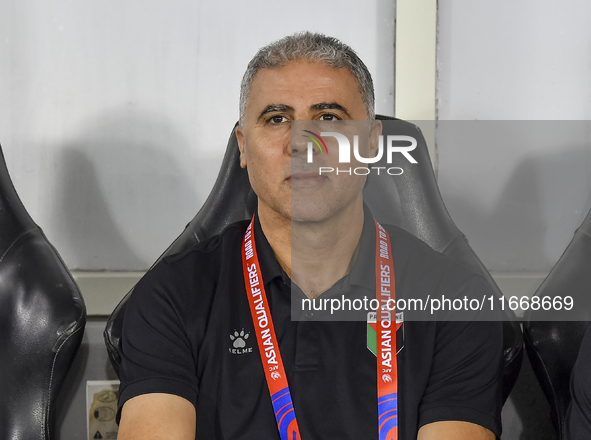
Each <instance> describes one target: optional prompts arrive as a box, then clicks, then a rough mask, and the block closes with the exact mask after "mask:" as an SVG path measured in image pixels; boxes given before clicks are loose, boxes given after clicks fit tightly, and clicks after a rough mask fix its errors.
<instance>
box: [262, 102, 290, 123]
mask: <svg viewBox="0 0 591 440" xmlns="http://www.w3.org/2000/svg"><path fill="white" fill-rule="evenodd" d="M286 111H293V107H290V106H288V105H285V104H271V105H268V106H267V107H265V109H264V110H263V111H262V112H261V114H260V115H259V118H258V120H260V119H261V118H262V117H263V116H265V115H266V114H267V113H272V112H286Z"/></svg>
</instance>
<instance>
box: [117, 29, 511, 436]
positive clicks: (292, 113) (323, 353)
mask: <svg viewBox="0 0 591 440" xmlns="http://www.w3.org/2000/svg"><path fill="white" fill-rule="evenodd" d="M373 106H374V96H373V85H372V81H371V76H370V75H369V72H368V71H367V68H366V67H365V65H364V64H363V63H362V61H361V60H360V59H359V58H358V57H357V56H356V55H355V53H354V52H353V51H352V50H351V49H350V48H349V47H348V46H345V45H343V44H342V43H341V42H339V41H338V40H335V39H333V38H329V37H325V36H323V35H319V34H310V33H303V34H296V35H294V36H291V37H286V38H284V39H282V40H280V41H278V42H276V43H273V44H271V45H270V46H267V47H266V48H263V49H261V50H260V51H259V52H258V53H257V55H256V56H255V57H254V58H253V60H252V61H251V62H250V64H249V67H248V69H247V72H246V74H245V76H244V79H243V82H242V88H241V105H240V108H241V112H240V126H239V127H238V128H237V131H236V135H237V138H238V143H239V148H240V163H241V166H242V167H244V168H246V169H247V171H248V173H249V178H250V182H251V184H252V187H253V189H254V191H255V193H256V194H257V196H258V210H257V213H256V215H255V217H254V219H253V220H252V222H250V223H249V222H248V221H247V222H241V223H238V224H236V225H232V226H230V227H229V228H228V229H226V230H225V231H224V232H223V233H222V234H221V235H220V236H217V237H214V238H212V239H210V240H207V241H206V242H203V243H200V244H199V245H197V246H196V247H195V248H193V249H190V250H189V251H186V252H184V253H182V254H180V255H176V256H172V257H170V258H166V259H165V260H164V261H162V262H161V263H159V264H158V265H156V266H155V267H154V268H153V269H152V270H150V271H149V272H148V274H147V275H146V276H145V277H144V279H143V280H142V281H141V282H140V283H139V284H138V286H137V287H136V289H135V291H134V294H133V295H132V297H131V300H130V303H129V304H128V310H127V312H126V316H125V324H124V335H123V340H122V359H123V360H122V365H121V381H122V385H121V391H120V410H121V422H120V431H119V438H120V439H123V440H129V439H136V438H138V439H139V438H142V439H144V438H158V439H167V438H170V439H193V438H196V439H199V440H201V439H233V440H235V439H271V438H275V439H278V438H282V439H284V438H290V439H292V438H302V439H304V440H307V439H339V440H342V439H374V438H378V430H380V438H388V439H392V438H401V439H414V438H418V439H421V440H425V439H427V440H428V439H448V438H449V439H451V438H453V439H471V440H473V439H477V440H478V439H493V438H494V437H495V434H496V435H500V420H499V419H500V406H501V405H500V375H501V371H502V366H501V352H502V348H501V341H502V337H501V327H500V323H485V322H443V323H442V322H408V323H406V324H405V326H406V327H405V337H404V340H403V341H402V343H400V344H398V345H397V346H396V345H392V346H394V347H397V348H398V350H397V351H398V356H394V359H391V357H390V358H388V359H389V360H390V361H393V365H394V367H393V368H392V370H388V374H387V375H384V376H381V377H378V375H377V374H376V367H377V362H376V354H374V353H372V352H371V351H370V350H368V346H369V342H368V338H367V328H368V324H367V323H366V322H364V321H363V322H359V321H350V322H318V321H314V320H313V317H312V315H311V314H309V315H305V316H303V317H302V320H301V321H292V319H291V300H292V297H293V296H300V297H301V298H308V299H313V298H323V297H333V296H334V295H335V292H338V293H339V294H340V292H342V291H343V286H345V288H344V290H345V291H346V290H347V287H348V286H353V285H355V286H356V288H357V289H356V291H360V292H366V293H367V295H369V296H370V297H371V296H372V295H373V298H376V295H378V296H379V295H380V294H381V293H380V291H381V292H384V291H388V289H387V288H386V289H385V288H384V284H383V283H384V281H383V280H388V282H389V281H390V280H391V279H395V287H396V295H400V296H403V297H410V296H412V294H413V292H414V291H415V290H420V291H421V294H422V293H424V292H427V293H430V294H441V293H446V294H447V295H452V296H453V295H455V294H460V293H461V294H468V295H470V296H472V294H477V295H478V297H482V295H483V294H486V295H487V296H488V295H490V292H489V291H488V290H485V289H486V285H485V283H484V282H483V281H482V280H481V279H479V278H478V277H475V276H474V275H472V274H470V273H468V272H466V271H465V270H463V269H461V268H459V267H457V266H455V265H454V264H453V263H451V262H450V261H448V260H447V259H445V258H444V257H443V256H441V255H439V254H437V253H436V252H434V251H432V250H431V249H430V248H428V246H426V245H425V244H424V243H422V242H420V241H419V240H417V239H416V238H414V237H412V236H410V235H409V234H407V233H405V232H403V231H401V230H400V229H398V228H394V227H386V228H385V229H383V228H381V226H379V225H377V224H376V223H375V222H374V221H373V219H372V216H371V213H370V212H369V210H368V209H367V208H365V207H364V205H363V197H362V192H361V189H362V187H363V182H364V178H363V177H361V178H359V177H355V176H347V175H345V176H336V175H319V174H318V172H317V171H313V170H312V169H311V168H309V165H307V164H309V162H308V161H307V160H305V158H307V154H308V147H307V142H303V141H301V139H300V142H298V141H297V140H296V139H299V137H294V141H292V133H291V131H292V130H293V128H292V123H294V122H295V121H310V122H309V123H310V124H320V125H322V124H330V123H331V122H333V121H343V123H345V124H348V123H351V124H353V125H354V124H359V123H357V122H356V123H353V122H350V121H365V122H364V123H363V124H366V128H367V139H368V141H367V142H363V141H362V142H360V144H361V145H360V149H362V150H363V155H364V157H371V156H372V154H374V155H375V151H376V149H377V140H378V136H379V135H380V133H381V125H380V124H379V122H375V121H373V119H374V110H373ZM309 131H313V130H309ZM325 131H326V130H325ZM326 147H327V150H328V152H327V154H326V155H325V156H322V154H319V153H318V151H316V153H315V154H316V158H318V159H319V160H320V158H322V160H323V161H330V160H334V157H335V153H334V150H335V149H334V148H333V147H334V145H331V144H329V145H327V146H326ZM331 155H332V156H331ZM331 158H332V159H331ZM386 232H387V234H386ZM382 238H383V240H382ZM378 240H379V241H378ZM378 242H379V246H380V249H381V247H382V244H383V246H384V249H386V250H384V252H383V253H382V252H379V253H377V252H376V248H377V247H378ZM378 258H380V263H379V267H380V268H381V270H377V269H376V265H377V261H378ZM382 258H384V262H382V260H381V259H382ZM394 272H395V274H396V276H395V277H394ZM368 273H369V274H370V276H369V279H370V280H371V281H369V282H368V281H367V278H368V277H367V274H368ZM373 274H375V280H374V279H373V278H372V277H373ZM384 274H386V275H387V276H386V277H385V276H384ZM390 275H391V277H390ZM378 286H381V287H380V288H378ZM261 293H262V294H261ZM380 298H381V297H380ZM380 313H381V312H380ZM270 323H272V325H270ZM380 323H381V324H380ZM386 324H387V325H389V323H386ZM386 324H385V323H384V322H382V321H381V320H378V325H382V328H384V326H386ZM378 328H379V327H378ZM377 333H378V334H379V335H382V333H381V332H377ZM387 333H389V332H388V331H386V332H385V333H383V334H387ZM397 336H398V335H396V337H395V338H394V339H397ZM379 337H381V336H379ZM228 338H229V339H228ZM381 341H382V342H383V339H381ZM394 343H395V341H392V344H394ZM228 346H229V347H228ZM378 346H380V347H379V350H381V351H379V352H378V359H380V362H382V363H383V362H384V359H386V358H387V356H388V355H389V354H388V353H387V347H390V345H387V347H384V344H382V345H380V343H378ZM381 355H383V357H382V356H381ZM396 361H397V362H398V365H397V367H396ZM389 365H392V362H391V363H390V364H389ZM384 371H385V370H384ZM390 373H391V375H390ZM380 380H381V381H380ZM277 383H282V384H284V385H281V387H280V388H281V391H282V392H283V393H282V394H281V395H280V396H278V394H275V393H274V391H273V389H274V387H276V385H277ZM396 383H397V384H398V389H396V388H394V391H393V392H392V393H390V394H382V390H384V389H387V390H392V388H391V387H392V384H396ZM384 395H385V396H391V395H394V398H392V399H386V400H387V401H388V402H390V403H389V404H387V405H384V406H387V407H388V408H389V409H388V410H387V411H384V410H383V409H382V407H381V406H380V405H382V404H383V402H384V399H382V397H383V396H384ZM380 396H381V397H380ZM396 396H399V398H396ZM379 399H382V400H379ZM278 402H280V403H279V404H278ZM396 402H399V404H398V407H397V408H396V406H388V405H390V404H392V405H395V403H396ZM276 415H277V416H276ZM378 415H380V418H379V419H378ZM382 416H383V417H382ZM286 420H287V422H286ZM296 420H297V422H296ZM385 426H386V427H385ZM294 431H295V432H294Z"/></svg>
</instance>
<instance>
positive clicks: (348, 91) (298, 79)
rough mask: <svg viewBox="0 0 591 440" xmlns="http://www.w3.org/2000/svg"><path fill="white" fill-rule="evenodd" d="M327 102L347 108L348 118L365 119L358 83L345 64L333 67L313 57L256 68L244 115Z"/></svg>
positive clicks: (307, 107)
mask: <svg viewBox="0 0 591 440" xmlns="http://www.w3.org/2000/svg"><path fill="white" fill-rule="evenodd" d="M326 105H331V106H333V107H337V106H341V107H342V108H346V109H348V110H349V115H348V118H349V119H366V118H367V112H366V109H365V105H364V103H363V98H362V94H361V91H360V89H359V83H358V81H357V79H356V78H355V76H354V75H353V74H352V73H351V71H350V70H349V69H348V68H347V67H340V68H334V67H331V66H330V65H328V64H326V63H324V62H321V61H315V60H314V61H310V60H299V61H290V62H289V63H286V64H284V65H283V66H281V67H274V68H262V69H259V71H258V72H257V74H256V75H255V77H254V78H253V81H252V83H251V87H250V92H249V96H248V101H247V105H246V115H245V116H246V119H249V118H252V117H258V114H259V113H260V112H261V111H263V110H264V109H265V108H271V107H272V108H277V109H279V108H284V109H291V110H294V111H300V112H305V111H308V110H310V111H312V110H314V109H319V108H321V107H322V106H325V107H326ZM253 112H254V114H253Z"/></svg>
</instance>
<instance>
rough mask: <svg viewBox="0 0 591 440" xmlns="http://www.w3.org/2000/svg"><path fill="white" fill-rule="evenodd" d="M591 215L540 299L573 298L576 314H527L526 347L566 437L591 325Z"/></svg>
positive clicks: (560, 432) (561, 434) (556, 423)
mask: <svg viewBox="0 0 591 440" xmlns="http://www.w3.org/2000/svg"><path fill="white" fill-rule="evenodd" d="M590 267H591V211H590V212H589V214H587V218H586V219H585V220H584V221H583V224H581V226H580V227H579V229H578V230H577V231H576V233H575V236H574V238H573V240H572V241H571V242H570V244H569V245H568V247H567V248H566V250H565V251H564V253H563V254H562V256H561V257H560V259H559V260H558V262H557V263H556V265H555V266H554V268H553V269H552V270H551V271H550V273H549V274H548V276H547V277H546V279H545V280H544V282H543V283H542V285H541V286H540V287H539V288H538V290H537V291H536V293H535V296H537V297H539V298H540V300H542V299H543V298H546V297H547V298H548V300H547V303H548V304H552V303H553V302H554V301H555V300H556V301H560V302H561V303H563V302H564V298H565V297H567V296H570V297H572V298H573V303H574V307H573V309H572V310H564V309H563V310H560V311H556V310H555V307H554V306H552V307H551V310H543V308H541V309H540V310H529V311H528V312H526V314H525V324H524V333H525V346H526V348H527V354H528V357H529V359H530V362H531V365H532V367H533V369H534V372H535V374H536V377H537V378H538V381H539V382H540V385H541V386H542V390H543V391H544V394H545V395H546V398H547V399H548V402H549V404H550V411H551V416H552V422H553V424H554V426H555V427H556V429H557V431H558V435H559V438H560V439H563V438H565V437H564V423H565V416H566V410H567V408H568V405H569V403H570V400H571V395H570V387H569V384H570V376H571V372H572V370H573V366H574V364H575V361H576V359H577V355H578V353H579V348H580V346H581V341H582V340H583V336H584V335H585V332H586V330H587V327H588V326H589V321H590V320H591V270H590Z"/></svg>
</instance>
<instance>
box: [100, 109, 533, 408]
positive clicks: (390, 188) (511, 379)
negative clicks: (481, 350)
mask: <svg viewBox="0 0 591 440" xmlns="http://www.w3.org/2000/svg"><path fill="white" fill-rule="evenodd" d="M377 118H378V119H381V120H383V121H388V123H387V126H385V127H384V133H383V134H384V135H385V136H386V135H388V134H397V135H406V136H412V137H414V138H415V139H416V140H417V142H418V145H417V148H416V149H415V150H414V151H413V152H412V156H413V157H414V158H415V159H416V160H417V162H418V164H416V165H413V166H407V165H408V161H407V159H405V158H404V156H403V155H401V154H394V155H393V159H394V162H393V163H392V164H391V165H388V164H386V163H385V161H386V158H385V157H384V158H383V160H382V162H383V163H382V162H380V163H378V164H375V166H388V167H396V166H400V167H403V168H404V170H405V171H404V174H403V175H401V176H392V178H391V179H388V178H382V177H379V178H378V177H374V175H373V174H370V176H369V178H368V181H367V183H366V187H365V189H364V198H365V201H366V203H367V204H368V205H369V207H370V209H371V210H372V212H373V214H374V216H375V217H376V219H377V220H378V221H379V222H383V223H394V224H396V225H398V226H400V227H402V228H403V229H405V230H407V231H408V232H410V233H412V234H414V235H415V236H417V237H419V238H420V239H422V240H423V241H425V242H426V243H427V244H429V245H430V246H431V247H432V248H433V249H435V250H436V251H439V252H441V253H443V254H445V255H447V256H449V257H450V258H452V259H453V260H455V261H456V262H459V263H460V264H462V265H464V266H466V267H468V268H470V269H472V270H473V271H474V272H476V273H479V274H481V275H482V276H483V277H484V278H485V279H486V280H488V282H489V283H490V285H491V288H492V289H493V291H494V292H496V293H497V295H501V292H500V291H499V289H498V287H497V286H496V284H495V283H494V281H493V280H492V278H491V276H490V275H489V273H488V272H487V270H486V269H485V268H484V266H483V265H482V263H481V262H480V260H479V259H478V257H476V255H475V254H474V252H473V251H472V249H471V248H470V246H469V245H468V242H467V240H466V238H465V237H464V235H463V234H462V233H461V232H460V231H459V230H458V228H457V227H456V226H455V224H454V223H453V221H452V219H451V218H450V216H449V214H448V212H447V210H446V208H445V205H444V204H443V201H442V199H441V195H440V193H439V188H438V187H437V182H436V179H435V175H434V173H433V169H432V166H431V161H430V159H429V153H428V150H427V145H426V143H425V139H424V138H423V135H422V133H421V132H420V130H419V129H418V127H416V126H415V125H413V124H411V123H409V122H406V121H401V120H395V119H393V118H389V117H385V116H379V115H378V116H377ZM384 156H385V155H384ZM255 207H256V196H255V194H254V193H253V191H252V188H251V186H250V183H249V180H248V174H247V172H246V170H244V169H242V168H240V166H239V152H238V143H237V140H236V136H235V132H234V131H233V132H232V133H231V135H230V139H229V142H228V147H227V149H226V154H225V156H224V160H223V162H222V166H221V170H220V173H219V175H218V178H217V181H216V183H215V185H214V187H213V189H212V191H211V194H210V195H209V197H208V198H207V200H206V201H205V203H204V204H203V207H202V208H201V210H200V211H199V212H198V213H197V215H196V216H195V218H193V220H191V222H190V223H189V224H188V225H187V227H186V229H185V231H184V232H183V233H182V234H181V235H180V236H179V237H178V238H177V239H176V240H175V241H174V243H173V244H172V245H171V246H170V247H169V248H168V249H167V250H166V251H165V252H164V254H163V255H162V256H161V257H160V258H162V257H164V256H167V255H171V254H174V253H177V252H180V251H182V250H183V249H186V248H188V247H189V246H191V245H193V244H194V243H196V242H199V241H201V240H203V239H205V238H207V237H210V236H213V235H215V234H218V233H220V232H221V231H222V230H223V229H224V228H225V227H226V226H227V225H229V224H231V223H234V222H236V221H239V220H245V219H249V218H251V217H252V214H253V211H254V209H255ZM393 219H395V220H394V221H393ZM132 291H133V290H132ZM131 293H132V292H130V293H129V294H128V295H127V296H126V297H125V298H124V299H123V300H122V301H121V303H120V304H119V305H118V306H117V308H116V309H115V311H114V312H113V314H112V315H111V317H110V318H109V321H108V323H107V327H106V329H105V342H106V345H107V349H108V351H109V356H110V358H111V362H112V364H113V367H114V368H115V370H116V371H118V370H119V364H120V360H121V358H120V355H119V343H120V339H121V327H122V322H123V315H124V313H125V304H126V301H127V298H128V297H129V295H130V294H131ZM504 356H505V373H504V381H503V398H504V400H505V399H506V398H507V397H508V395H509V392H510V391H511V389H512V388H513V385H514V384H515V381H516V380H517V375H518V373H519V369H520V367H521V360H522V356H523V336H522V333H521V329H520V326H519V324H518V323H517V322H516V321H515V317H514V315H513V314H511V315H510V316H508V317H507V320H506V321H505V322H504Z"/></svg>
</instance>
